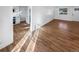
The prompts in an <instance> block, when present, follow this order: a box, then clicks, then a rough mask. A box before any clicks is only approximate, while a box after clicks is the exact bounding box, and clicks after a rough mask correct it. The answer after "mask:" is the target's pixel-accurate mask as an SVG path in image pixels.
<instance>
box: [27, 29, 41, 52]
mask: <svg viewBox="0 0 79 59" xmlns="http://www.w3.org/2000/svg"><path fill="white" fill-rule="evenodd" d="M39 30H40V29H37V30H36V31H35V32H34V34H33V36H32V39H31V41H30V43H29V45H28V47H27V49H26V52H33V51H34V49H35V45H36V41H37V39H38V35H39Z"/></svg>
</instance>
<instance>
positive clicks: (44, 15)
mask: <svg viewBox="0 0 79 59" xmlns="http://www.w3.org/2000/svg"><path fill="white" fill-rule="evenodd" d="M53 18H54V7H52V6H33V7H32V30H34V29H35V28H37V27H39V26H42V25H45V24H46V23H48V22H50V21H51V20H53Z"/></svg>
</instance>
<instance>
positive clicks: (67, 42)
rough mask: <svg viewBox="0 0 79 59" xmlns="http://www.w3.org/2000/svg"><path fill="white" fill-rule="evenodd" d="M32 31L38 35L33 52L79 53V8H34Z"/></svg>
mask: <svg viewBox="0 0 79 59" xmlns="http://www.w3.org/2000/svg"><path fill="white" fill-rule="evenodd" d="M32 30H33V31H34V30H35V31H36V33H35V35H37V36H35V37H37V38H36V40H35V42H34V45H35V46H34V47H33V50H32V51H35V52H77V51H79V6H33V7H32ZM32 46H33V44H32Z"/></svg>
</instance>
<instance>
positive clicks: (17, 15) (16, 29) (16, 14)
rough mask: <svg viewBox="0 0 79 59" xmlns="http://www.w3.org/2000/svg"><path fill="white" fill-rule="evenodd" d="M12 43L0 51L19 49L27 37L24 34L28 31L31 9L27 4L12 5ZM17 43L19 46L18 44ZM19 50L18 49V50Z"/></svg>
mask: <svg viewBox="0 0 79 59" xmlns="http://www.w3.org/2000/svg"><path fill="white" fill-rule="evenodd" d="M12 12H13V17H12V20H13V43H12V44H10V45H8V46H7V47H5V48H3V49H1V50H0V51H1V52H11V51H17V50H18V49H21V48H22V46H23V45H24V43H25V42H23V41H26V40H27V39H26V38H25V39H24V40H23V38H24V36H25V35H26V34H27V33H28V32H29V31H30V23H31V9H30V7H29V6H13V8H12ZM19 43H20V45H21V46H19ZM19 51H20V50H19Z"/></svg>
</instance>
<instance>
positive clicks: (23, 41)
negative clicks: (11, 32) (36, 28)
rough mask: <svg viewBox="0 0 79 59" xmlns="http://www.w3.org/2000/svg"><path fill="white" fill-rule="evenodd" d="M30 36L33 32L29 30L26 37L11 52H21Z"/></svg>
mask: <svg viewBox="0 0 79 59" xmlns="http://www.w3.org/2000/svg"><path fill="white" fill-rule="evenodd" d="M30 35H31V31H30V30H29V31H28V32H27V33H26V34H25V35H24V37H23V38H22V39H21V40H20V41H19V42H18V44H17V45H16V46H15V47H14V48H13V49H12V50H11V52H19V51H20V49H21V48H22V46H23V45H24V43H25V42H26V40H27V39H28V37H29V36H30Z"/></svg>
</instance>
